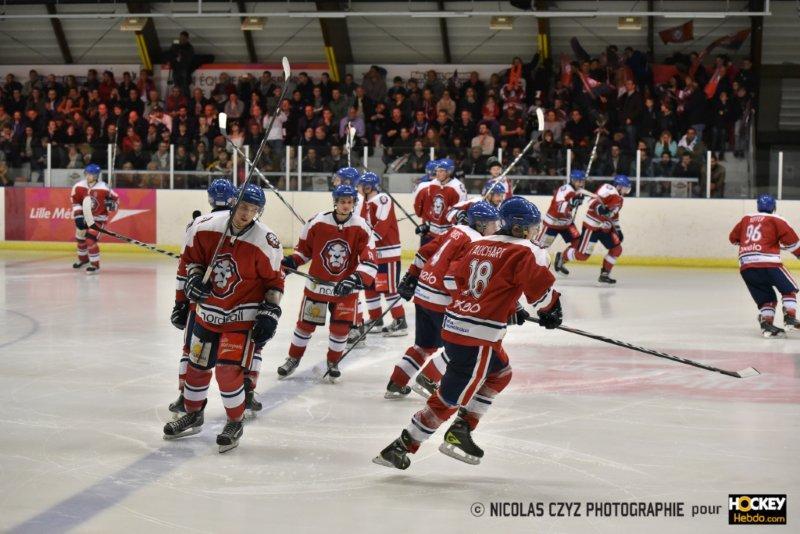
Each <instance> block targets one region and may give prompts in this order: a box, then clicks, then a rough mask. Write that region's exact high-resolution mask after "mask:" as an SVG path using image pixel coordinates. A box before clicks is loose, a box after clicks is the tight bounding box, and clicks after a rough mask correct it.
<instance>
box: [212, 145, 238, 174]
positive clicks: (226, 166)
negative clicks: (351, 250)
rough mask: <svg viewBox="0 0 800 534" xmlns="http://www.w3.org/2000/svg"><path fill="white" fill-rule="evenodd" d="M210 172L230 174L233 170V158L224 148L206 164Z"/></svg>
mask: <svg viewBox="0 0 800 534" xmlns="http://www.w3.org/2000/svg"><path fill="white" fill-rule="evenodd" d="M208 170H209V171H211V172H217V173H220V174H226V175H230V174H231V173H232V172H233V160H231V159H230V156H228V153H227V152H225V151H224V150H220V151H219V152H217V158H216V159H215V160H214V161H212V162H211V164H210V165H209V166H208Z"/></svg>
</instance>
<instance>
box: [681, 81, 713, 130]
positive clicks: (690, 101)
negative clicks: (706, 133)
mask: <svg viewBox="0 0 800 534" xmlns="http://www.w3.org/2000/svg"><path fill="white" fill-rule="evenodd" d="M682 101H683V123H684V124H685V125H687V126H689V127H692V128H694V130H695V132H696V134H697V137H698V138H699V139H702V138H703V130H704V129H705V121H706V105H707V104H706V102H707V101H706V95H705V94H704V93H703V91H701V90H700V89H699V88H698V86H697V84H696V83H695V82H694V81H693V80H692V79H691V78H690V77H687V79H686V88H685V89H684V90H683V91H682Z"/></svg>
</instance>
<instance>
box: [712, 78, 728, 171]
mask: <svg viewBox="0 0 800 534" xmlns="http://www.w3.org/2000/svg"><path fill="white" fill-rule="evenodd" d="M733 117H734V109H733V104H732V103H731V102H730V100H728V93H726V92H725V91H722V92H720V93H719V96H718V97H717V99H716V100H715V102H714V104H713V106H712V111H711V120H710V121H709V126H710V127H711V146H710V148H711V150H712V151H716V153H717V159H719V160H720V161H722V160H724V159H725V149H726V146H727V144H728V135H729V132H730V129H731V128H732V127H733V122H734V118H733Z"/></svg>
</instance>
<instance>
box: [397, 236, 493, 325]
mask: <svg viewBox="0 0 800 534" xmlns="http://www.w3.org/2000/svg"><path fill="white" fill-rule="evenodd" d="M481 238H483V236H482V235H481V234H480V233H479V232H477V231H475V230H473V229H472V228H470V227H469V226H464V225H460V224H459V225H456V226H453V227H452V228H450V230H448V231H447V233H446V234H440V235H438V236H436V237H435V238H434V239H432V240H431V241H430V242H428V243H426V244H425V245H424V246H423V247H422V248H420V249H419V250H418V251H417V255H416V256H415V257H414V263H413V264H412V265H411V266H410V267H409V268H408V271H409V272H410V273H411V274H413V275H414V276H416V277H417V278H418V279H419V282H418V283H417V289H416V290H415V291H414V303H415V304H419V305H420V306H422V307H423V308H427V309H429V310H433V311H436V312H439V313H442V312H444V310H445V308H446V307H447V305H448V304H450V301H451V300H452V299H451V297H450V292H449V291H448V290H447V288H445V286H444V277H445V275H446V274H447V270H448V268H449V267H450V264H451V263H452V262H454V261H456V260H458V259H459V258H461V256H462V255H463V254H464V251H465V250H466V249H467V247H468V246H469V244H470V243H472V242H473V241H476V240H478V239H481Z"/></svg>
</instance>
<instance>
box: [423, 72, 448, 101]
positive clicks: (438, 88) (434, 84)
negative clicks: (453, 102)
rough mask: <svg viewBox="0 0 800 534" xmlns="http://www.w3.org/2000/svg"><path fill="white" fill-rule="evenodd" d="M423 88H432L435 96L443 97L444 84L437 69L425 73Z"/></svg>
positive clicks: (437, 98)
mask: <svg viewBox="0 0 800 534" xmlns="http://www.w3.org/2000/svg"><path fill="white" fill-rule="evenodd" d="M422 89H423V90H425V89H430V90H431V93H432V94H433V97H434V98H435V99H436V100H439V99H440V98H442V94H443V93H444V84H443V83H442V81H441V80H440V79H439V75H438V74H437V73H436V71H435V70H433V69H431V70H429V71H428V72H427V73H425V85H423V86H422Z"/></svg>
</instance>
